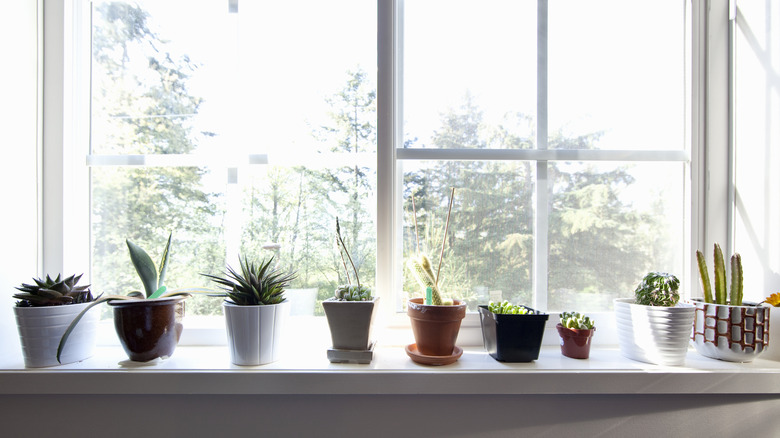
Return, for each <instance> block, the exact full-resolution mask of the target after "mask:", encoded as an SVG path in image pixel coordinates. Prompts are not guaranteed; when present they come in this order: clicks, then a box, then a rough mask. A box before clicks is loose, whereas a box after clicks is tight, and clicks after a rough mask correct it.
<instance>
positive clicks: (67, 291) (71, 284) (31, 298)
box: [14, 274, 94, 307]
mask: <svg viewBox="0 0 780 438" xmlns="http://www.w3.org/2000/svg"><path fill="white" fill-rule="evenodd" d="M81 275H83V274H81ZM81 275H71V276H70V277H68V278H66V279H64V280H63V279H62V277H61V276H60V275H59V274H58V275H57V278H55V279H53V280H52V278H51V277H50V276H49V275H47V276H46V279H45V280H44V279H38V278H33V281H34V282H35V284H26V283H22V285H21V287H17V288H16V289H17V290H19V291H21V293H17V294H14V298H16V299H18V300H20V301H17V303H16V305H17V306H18V307H43V306H61V305H63V304H81V303H88V302H90V301H93V300H94V298H93V297H92V292H91V291H90V290H89V285H86V286H77V284H78V282H79V280H80V279H81Z"/></svg>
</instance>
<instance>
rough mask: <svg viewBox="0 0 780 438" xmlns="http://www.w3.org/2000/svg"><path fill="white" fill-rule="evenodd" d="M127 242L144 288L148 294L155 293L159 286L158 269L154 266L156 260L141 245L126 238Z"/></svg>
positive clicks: (131, 258)
mask: <svg viewBox="0 0 780 438" xmlns="http://www.w3.org/2000/svg"><path fill="white" fill-rule="evenodd" d="M125 242H127V248H128V249H129V250H130V260H132V261H133V266H135V270H136V272H138V276H139V277H141V282H142V283H143V284H144V290H145V291H146V296H147V297H149V295H151V294H153V293H154V291H156V290H157V289H158V288H157V270H156V269H155V267H154V262H153V261H152V258H151V257H149V254H147V253H146V251H144V250H143V248H141V247H140V246H138V245H136V244H135V243H133V242H131V241H130V240H125Z"/></svg>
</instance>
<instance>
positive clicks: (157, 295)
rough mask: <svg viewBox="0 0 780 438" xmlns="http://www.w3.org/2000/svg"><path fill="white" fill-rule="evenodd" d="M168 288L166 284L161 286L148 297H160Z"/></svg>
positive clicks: (151, 298)
mask: <svg viewBox="0 0 780 438" xmlns="http://www.w3.org/2000/svg"><path fill="white" fill-rule="evenodd" d="M166 290H168V288H167V287H165V286H160V288H159V289H157V290H156V291H154V293H153V294H151V295H149V296H148V297H147V298H148V299H150V300H153V299H155V298H160V297H161V296H162V294H164V293H165V291H166Z"/></svg>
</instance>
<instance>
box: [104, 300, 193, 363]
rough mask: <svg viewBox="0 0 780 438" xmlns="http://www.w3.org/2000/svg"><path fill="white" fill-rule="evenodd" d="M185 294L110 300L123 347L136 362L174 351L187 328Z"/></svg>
mask: <svg viewBox="0 0 780 438" xmlns="http://www.w3.org/2000/svg"><path fill="white" fill-rule="evenodd" d="M184 298H185V297H171V298H158V299H153V300H127V301H124V300H123V301H110V302H109V303H108V304H109V305H110V306H111V307H113V308H114V328H115V329H116V333H117V335H118V336H119V340H120V341H121V343H122V347H123V348H124V349H125V352H126V353H127V355H128V356H129V357H130V360H132V361H136V362H148V361H150V360H152V359H156V358H158V357H162V358H166V357H169V356H171V355H172V354H173V351H174V350H175V349H176V344H178V343H179V338H180V337H181V332H182V329H183V327H184V326H183V325H182V319H183V318H184Z"/></svg>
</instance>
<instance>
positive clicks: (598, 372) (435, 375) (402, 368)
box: [0, 345, 780, 395]
mask: <svg viewBox="0 0 780 438" xmlns="http://www.w3.org/2000/svg"><path fill="white" fill-rule="evenodd" d="M769 353H770V352H767V354H769ZM126 357H127V356H126V355H125V353H124V351H122V349H121V348H120V347H99V348H98V349H97V351H96V354H95V356H93V357H92V358H89V359H87V360H85V361H83V362H80V363H75V364H68V365H62V366H58V367H52V368H41V369H31V368H25V367H24V365H23V363H22V360H21V355H19V357H5V358H3V359H0V394H302V395H305V394H778V393H780V362H777V361H775V360H768V359H757V360H755V361H754V362H753V363H747V364H737V363H730V362H723V361H718V360H712V359H708V358H705V357H703V356H700V355H699V354H698V353H696V352H695V351H694V350H692V349H691V350H689V352H688V355H687V358H686V365H685V366H682V367H666V366H657V365H650V364H644V363H640V362H635V361H632V360H629V359H625V358H623V357H622V356H621V355H620V352H619V351H618V350H617V349H616V348H605V347H598V348H595V349H594V350H593V351H592V352H591V357H590V359H587V360H576V359H569V358H566V357H564V356H562V355H561V353H560V349H559V348H558V347H554V346H544V347H543V348H542V351H541V354H540V356H539V359H538V360H537V361H535V362H531V363H503V362H498V361H496V360H494V359H493V358H492V357H490V356H489V355H488V354H487V353H485V351H484V349H482V348H481V347H465V348H464V353H463V356H462V357H461V358H460V359H459V360H458V361H457V362H456V363H454V364H452V365H447V366H440V367H429V366H423V365H418V364H416V363H413V362H412V361H411V360H410V359H409V357H408V356H407V355H406V353H405V352H404V349H403V347H397V346H387V347H383V346H381V345H379V346H377V349H376V351H375V354H374V360H373V362H372V363H371V364H369V365H352V364H331V363H329V362H328V360H327V358H326V351H325V348H318V349H313V348H305V349H303V348H302V349H301V350H299V351H287V352H286V353H285V355H284V356H283V358H282V359H281V360H279V361H278V362H275V363H272V364H268V365H262V366H256V367H239V366H235V365H232V364H231V363H230V355H229V352H228V349H227V347H225V346H205V347H196V346H179V347H178V348H177V350H176V351H175V353H174V355H173V356H172V357H171V358H168V359H166V360H156V361H152V362H150V363H148V364H138V363H134V362H129V361H127V360H126Z"/></svg>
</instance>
